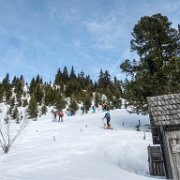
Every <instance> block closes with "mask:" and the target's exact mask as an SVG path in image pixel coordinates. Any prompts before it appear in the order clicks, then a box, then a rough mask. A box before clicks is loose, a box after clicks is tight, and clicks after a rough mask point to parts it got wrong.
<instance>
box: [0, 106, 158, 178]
mask: <svg viewBox="0 0 180 180" xmlns="http://www.w3.org/2000/svg"><path fill="white" fill-rule="evenodd" d="M103 116H104V113H103V112H97V113H95V114H92V113H89V114H87V115H80V114H79V115H76V116H72V117H67V116H65V117H64V123H59V122H52V118H53V117H52V114H51V113H50V112H49V113H48V114H47V115H46V116H43V117H41V118H39V119H38V120H37V121H31V122H30V123H29V124H28V126H27V128H26V129H25V130H24V131H23V133H22V134H21V136H20V137H19V138H18V139H17V140H16V142H15V143H14V145H13V146H12V148H11V150H10V152H9V153H8V154H7V155H6V154H3V152H2V151H0V180H134V179H135V180H136V179H137V180H146V179H156V178H154V177H150V176H149V175H148V161H147V160H148V158H147V146H148V145H149V144H152V139H151V133H150V132H146V133H145V136H146V139H145V140H144V131H143V129H144V125H145V124H149V118H148V116H138V115H135V114H129V113H127V112H126V110H114V111H111V116H112V118H111V119H112V120H111V124H112V126H113V128H114V129H113V130H105V129H103V128H102V127H103V122H102V118H103ZM138 120H140V121H141V125H142V128H141V131H136V125H137V124H138ZM123 123H124V126H123ZM11 126H12V127H11V128H14V126H18V125H16V124H11Z"/></svg>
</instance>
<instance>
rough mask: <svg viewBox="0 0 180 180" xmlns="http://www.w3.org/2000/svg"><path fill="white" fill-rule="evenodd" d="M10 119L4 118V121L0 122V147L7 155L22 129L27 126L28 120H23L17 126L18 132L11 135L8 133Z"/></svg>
mask: <svg viewBox="0 0 180 180" xmlns="http://www.w3.org/2000/svg"><path fill="white" fill-rule="evenodd" d="M10 121H11V120H10V119H9V117H6V118H4V121H3V122H1V126H0V147H1V148H2V150H3V151H4V153H8V152H9V150H10V148H11V146H12V144H13V143H14V142H15V141H16V139H17V138H18V137H19V135H20V134H21V133H22V131H23V130H24V128H25V127H26V126H27V125H28V122H29V121H28V119H27V118H23V120H22V121H21V122H20V124H19V128H18V130H17V131H16V132H15V133H14V134H13V135H11V132H10Z"/></svg>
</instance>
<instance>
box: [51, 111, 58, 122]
mask: <svg viewBox="0 0 180 180" xmlns="http://www.w3.org/2000/svg"><path fill="white" fill-rule="evenodd" d="M51 112H52V113H53V122H56V115H57V112H56V111H54V110H53V109H52V111H51Z"/></svg>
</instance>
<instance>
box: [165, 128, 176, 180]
mask: <svg viewBox="0 0 180 180" xmlns="http://www.w3.org/2000/svg"><path fill="white" fill-rule="evenodd" d="M165 136H166V144H167V146H168V153H169V157H170V163H171V167H172V176H173V179H177V180H180V130H174V131H166V132H165Z"/></svg>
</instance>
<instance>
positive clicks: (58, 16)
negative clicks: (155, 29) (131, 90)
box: [0, 0, 180, 81]
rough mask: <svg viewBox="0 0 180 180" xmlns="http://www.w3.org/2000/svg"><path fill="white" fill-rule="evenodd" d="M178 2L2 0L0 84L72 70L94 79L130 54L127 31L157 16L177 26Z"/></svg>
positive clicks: (179, 19) (179, 20) (113, 71)
mask: <svg viewBox="0 0 180 180" xmlns="http://www.w3.org/2000/svg"><path fill="white" fill-rule="evenodd" d="M179 9H180V1H179V0H138V1H133V0H0V79H2V77H4V76H5V75H6V73H10V77H13V76H14V75H16V76H19V75H21V74H23V75H24V77H25V79H26V81H29V80H31V79H32V77H34V76H36V75H38V74H39V75H41V76H42V77H43V79H44V80H46V81H50V80H51V81H53V80H54V76H55V74H56V72H57V70H58V68H61V69H63V67H64V66H65V65H66V66H67V67H68V69H69V71H70V69H71V66H72V65H73V66H74V68H75V70H76V73H78V72H80V71H81V70H83V71H84V72H85V73H86V74H89V75H90V76H91V78H93V79H97V78H98V75H99V71H100V69H101V68H102V69H103V70H105V69H107V70H108V71H109V72H110V73H111V75H112V76H118V78H123V76H124V75H122V74H121V73H120V68H119V65H120V64H121V62H122V61H123V60H124V59H126V58H133V57H135V56H136V54H133V53H131V52H130V40H131V38H132V36H131V32H132V29H133V27H134V25H135V24H136V23H137V22H138V20H139V19H140V18H141V17H142V16H145V15H148V16H150V15H153V14H155V13H161V14H162V15H166V16H168V18H169V20H170V21H171V22H172V23H173V26H174V27H175V28H177V24H178V23H180V11H179Z"/></svg>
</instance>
